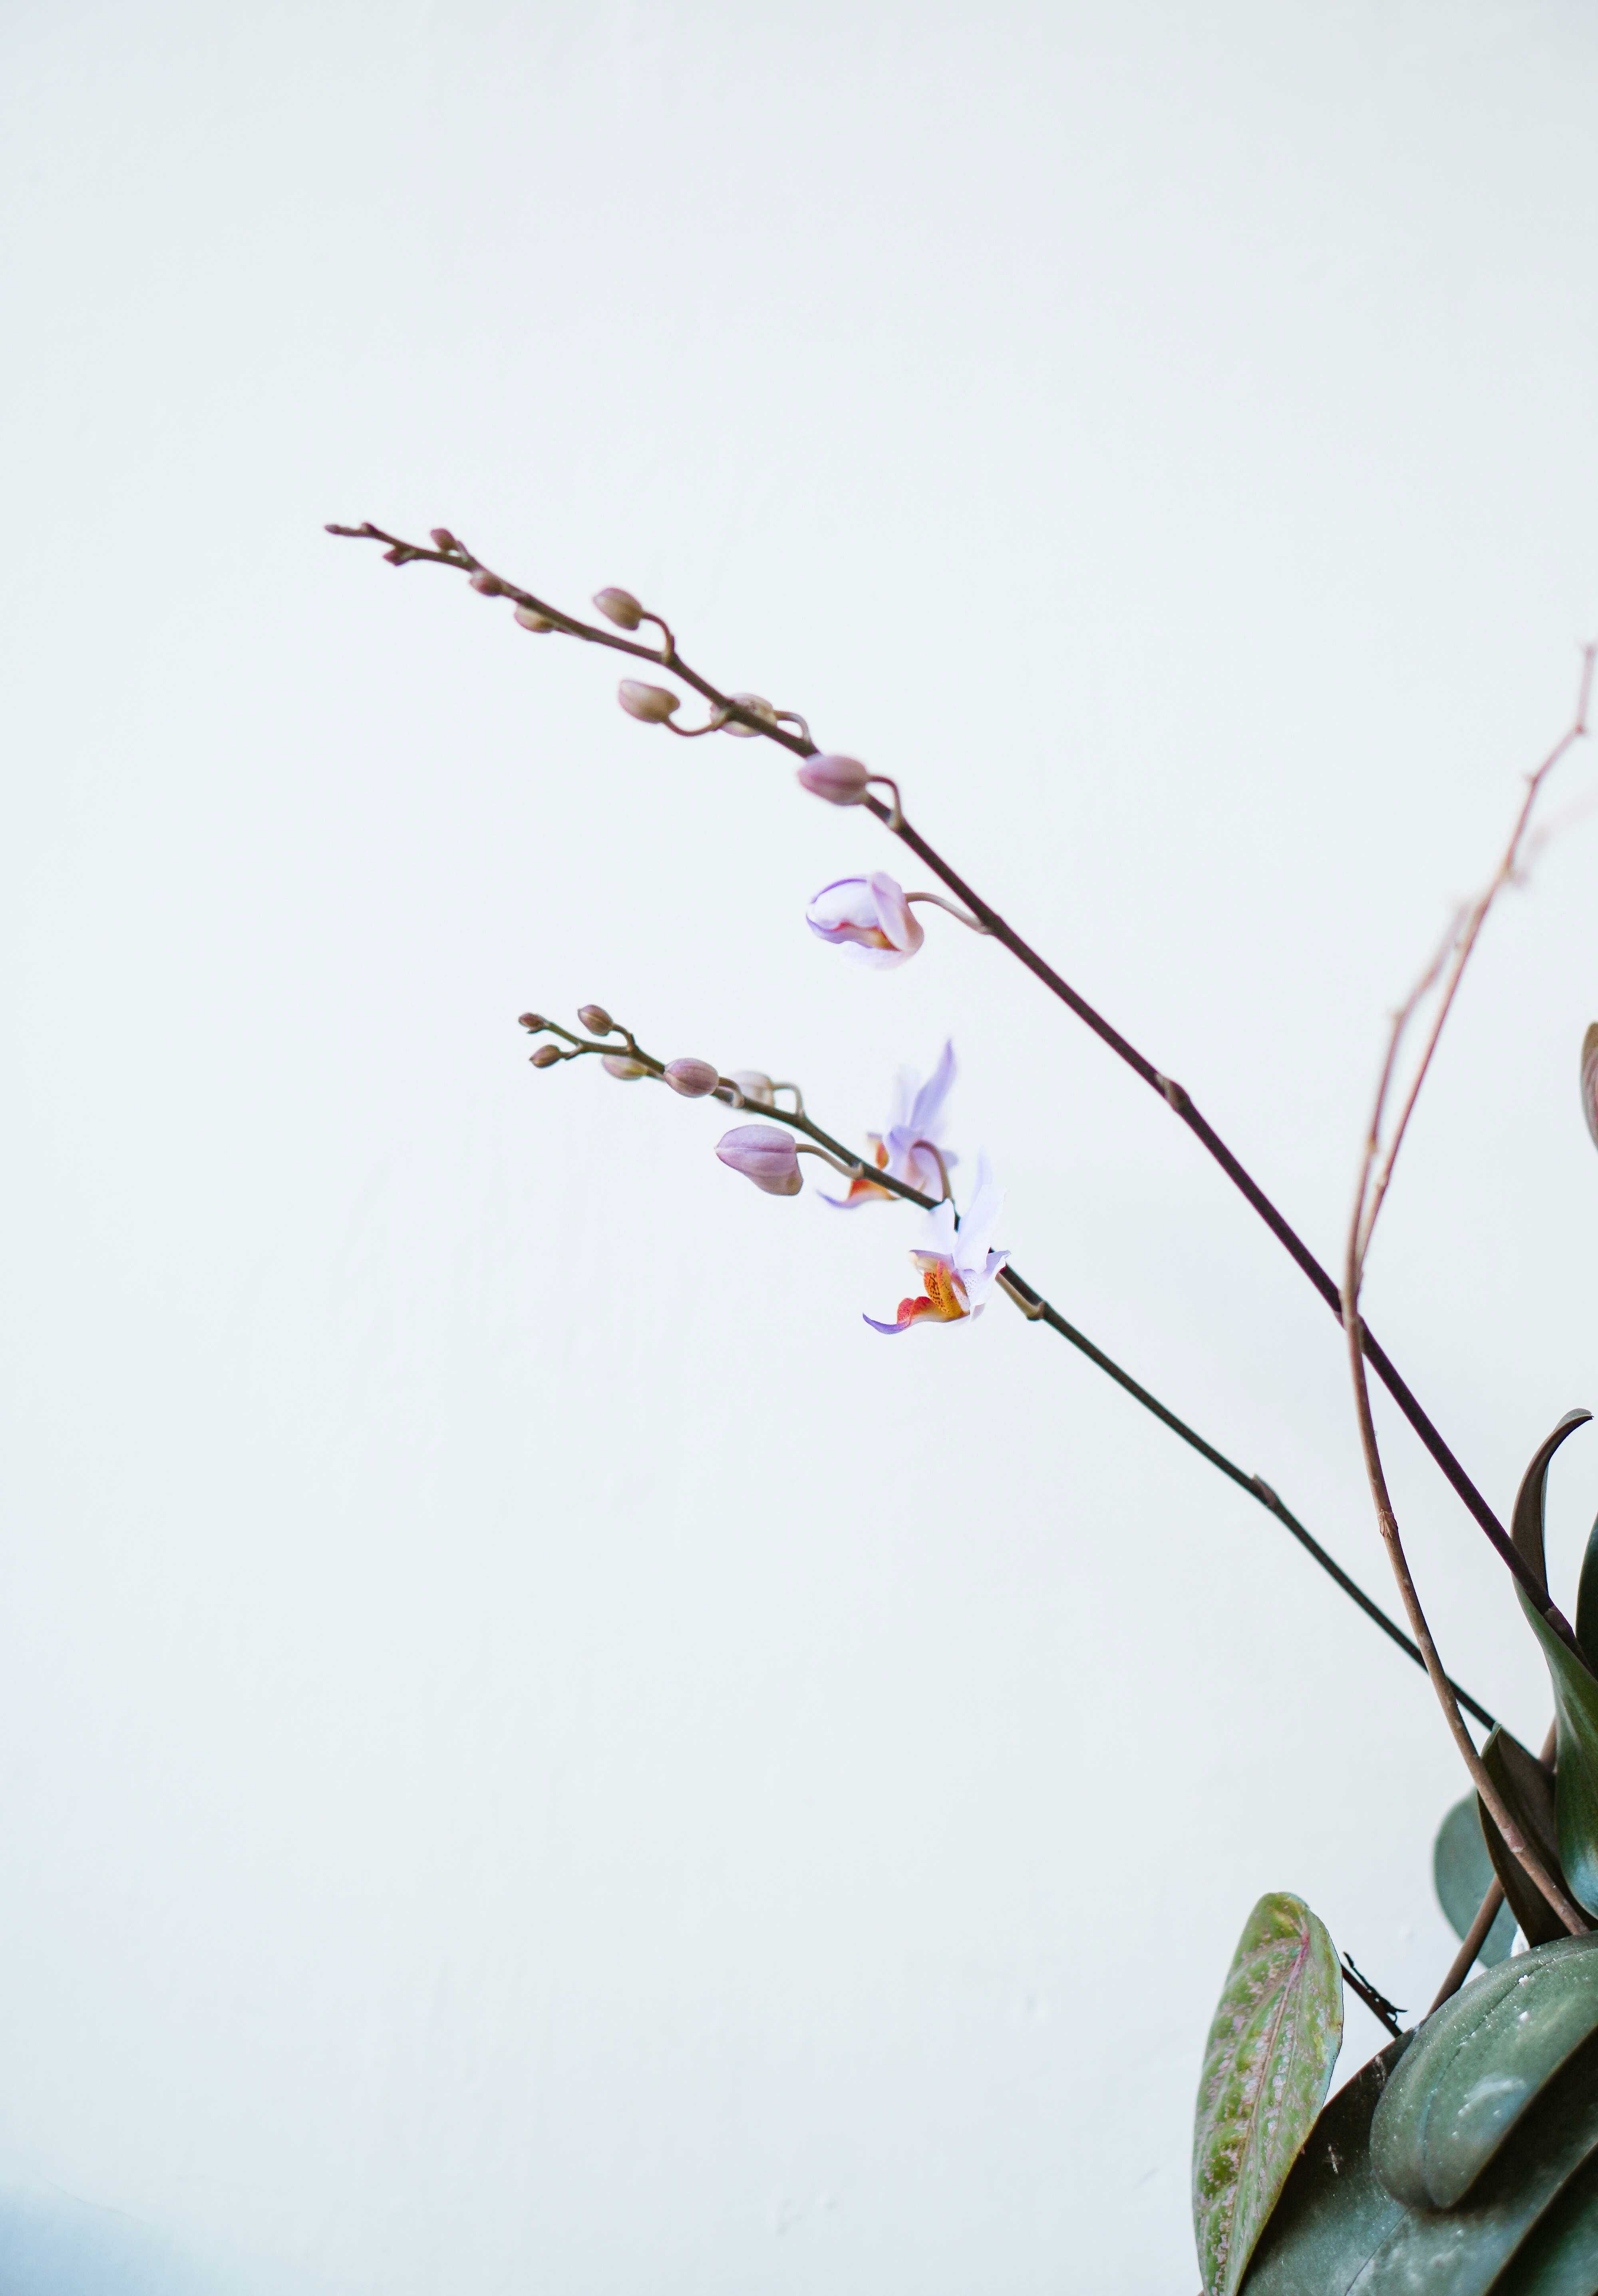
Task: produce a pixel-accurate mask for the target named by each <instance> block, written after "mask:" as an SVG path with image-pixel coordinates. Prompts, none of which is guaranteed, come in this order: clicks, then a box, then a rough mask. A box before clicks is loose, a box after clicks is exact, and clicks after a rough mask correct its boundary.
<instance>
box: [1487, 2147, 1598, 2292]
mask: <svg viewBox="0 0 1598 2296" xmlns="http://www.w3.org/2000/svg"><path fill="white" fill-rule="evenodd" d="M1512 2288H1513V2296H1594V2291H1595V2290H1598V2156H1594V2159H1593V2160H1591V2161H1588V2162H1587V2164H1586V2168H1584V2169H1581V2170H1580V2171H1579V2173H1578V2175H1576V2176H1574V2177H1571V2179H1570V2182H1569V2184H1568V2185H1566V2187H1565V2189H1564V2191H1563V2192H1562V2193H1561V2194H1560V2196H1559V2198H1558V2200H1556V2201H1555V2202H1554V2203H1553V2207H1552V2208H1551V2209H1550V2210H1548V2211H1547V2214H1546V2215H1545V2217H1544V2218H1542V2220H1541V2222H1540V2223H1539V2224H1538V2226H1537V2230H1536V2231H1535V2232H1534V2233H1533V2234H1532V2235H1531V2237H1530V2239H1529V2240H1528V2242H1527V2243H1526V2246H1525V2249H1524V2251H1522V2253H1521V2254H1520V2256H1518V2257H1517V2258H1516V2259H1515V2276H1514V2280H1513V2283H1512ZM1505 2296H1509V2292H1508V2291H1506V2292H1505Z"/></svg>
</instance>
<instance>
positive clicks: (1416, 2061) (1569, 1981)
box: [1371, 1934, 1598, 2209]
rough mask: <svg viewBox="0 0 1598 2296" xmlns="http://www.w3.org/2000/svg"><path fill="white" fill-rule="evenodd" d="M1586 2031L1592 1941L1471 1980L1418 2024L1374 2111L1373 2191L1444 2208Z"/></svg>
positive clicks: (1596, 1960)
mask: <svg viewBox="0 0 1598 2296" xmlns="http://www.w3.org/2000/svg"><path fill="white" fill-rule="evenodd" d="M1594 2032H1598V1934H1594V1936H1591V1937H1581V1938H1573V1937H1567V1938H1562V1939H1560V1941H1559V1942H1558V1943H1557V1944H1555V1945H1550V1946H1545V1947H1544V1948H1543V1949H1542V1950H1541V1951H1540V1952H1538V1953H1533V1954H1521V1955H1520V1956H1517V1958H1516V1959H1515V1960H1513V1961H1510V1962H1504V1963H1503V1964H1500V1966H1499V1967H1498V1968H1496V1969H1494V1970H1489V1971H1487V1973H1486V1974H1485V1975H1484V1976H1481V1977H1478V1978H1476V1979H1474V1980H1472V1981H1471V1984H1469V1985H1467V1986H1466V1987H1465V1988H1464V1989H1463V1991H1461V1992H1459V1993H1456V1994H1455V1997H1454V1998H1453V2000H1452V2001H1446V2002H1445V2003H1444V2004H1443V2006H1442V2007H1441V2008H1440V2009H1439V2010H1438V2011H1437V2013H1435V2015H1433V2016H1430V2017H1429V2018H1428V2019H1427V2020H1426V2021H1425V2023H1424V2025H1422V2028H1421V2030H1420V2031H1419V2032H1418V2034H1417V2035H1416V2037H1415V2039H1414V2044H1413V2046H1411V2047H1410V2048H1409V2049H1408V2050H1407V2052H1406V2053H1405V2058H1404V2062H1403V2063H1402V2064H1401V2065H1399V2066H1398V2067H1397V2070H1396V2071H1395V2072H1394V2074H1393V2077H1392V2079H1391V2080H1390V2081H1389V2083H1388V2085H1387V2087H1386V2089H1385V2091H1384V2093H1383V2095H1382V2097H1381V2103H1380V2104H1379V2105H1378V2106H1377V2108H1376V2114H1375V2118H1374V2120H1373V2122H1372V2124H1371V2161H1372V2165H1373V2168H1374V2169H1375V2171H1376V2175H1377V2177H1379V2179H1380V2180H1381V2184H1382V2185H1384V2186H1385V2187H1386V2189H1387V2190H1388V2191H1389V2193H1390V2194H1392V2195H1393V2198H1394V2199H1395V2200H1398V2201H1403V2202H1405V2203H1406V2204H1407V2205H1408V2206H1409V2207H1411V2208H1415V2209H1452V2208H1454V2207H1455V2205H1456V2204H1457V2203H1458V2202H1460V2201H1462V2200H1463V2198H1464V2196H1465V2194H1467V2193H1468V2192H1470V2190H1471V2187H1472V2185H1474V2184H1475V2183H1476V2180H1477V2178H1478V2177H1479V2176H1480V2175H1481V2174H1482V2172H1483V2170H1484V2169H1486V2168H1487V2165H1488V2163H1489V2162H1490V2161H1492V2160H1493V2159H1494V2158H1495V2157H1496V2154H1497V2153H1498V2151H1499V2149H1500V2147H1501V2146H1502V2145H1503V2144H1504V2143H1505V2141H1506V2140H1507V2138H1508V2137H1509V2136H1510V2134H1511V2132H1512V2130H1513V2129H1514V2128H1516V2127H1517V2125H1518V2124H1519V2122H1520V2119H1521V2116H1522V2115H1523V2114H1524V2113H1525V2112H1526V2111H1527V2110H1528V2107H1529V2106H1530V2105H1531V2104H1532V2103H1534V2102H1535V2100H1536V2099H1537V2096H1538V2095H1540V2093H1541V2092H1542V2090H1543V2089H1544V2088H1545V2087H1546V2086H1547V2084H1548V2083H1549V2081H1551V2080H1552V2079H1553V2078H1554V2076H1555V2075H1556V2074H1557V2073H1558V2072H1559V2071H1560V2070H1561V2067H1562V2066H1564V2065H1565V2064H1567V2063H1568V2062H1569V2060H1570V2058H1571V2057H1572V2056H1573V2055H1574V2054H1575V2053H1576V2051H1577V2050H1578V2049H1579V2048H1580V2047H1582V2046H1583V2045H1584V2043H1586V2041H1587V2040H1588V2039H1589V2038H1591V2037H1592V2035H1593V2034H1594ZM1595 2110H1598V2103H1595Z"/></svg>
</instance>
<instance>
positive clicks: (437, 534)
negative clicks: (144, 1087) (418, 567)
mask: <svg viewBox="0 0 1598 2296" xmlns="http://www.w3.org/2000/svg"><path fill="white" fill-rule="evenodd" d="M460 546H461V545H460V544H459V543H458V542H457V541H456V540H455V537H454V535H453V534H451V532H450V530H449V529H448V528H447V526H435V527H434V529H433V548H434V549H435V550H458V549H459V548H460Z"/></svg>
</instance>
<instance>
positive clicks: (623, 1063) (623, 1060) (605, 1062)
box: [600, 1053, 649, 1084]
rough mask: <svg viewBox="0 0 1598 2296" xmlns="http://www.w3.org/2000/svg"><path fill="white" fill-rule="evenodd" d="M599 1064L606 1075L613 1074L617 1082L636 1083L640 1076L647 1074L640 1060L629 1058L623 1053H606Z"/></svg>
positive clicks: (647, 1071)
mask: <svg viewBox="0 0 1598 2296" xmlns="http://www.w3.org/2000/svg"><path fill="white" fill-rule="evenodd" d="M600 1066H601V1068H602V1069H603V1070H604V1072H605V1074H606V1075H607V1076H613V1077H614V1078H616V1079H617V1081H618V1083H619V1084H636V1083H637V1081H638V1079H639V1078H640V1077H646V1076H647V1075H648V1074H649V1070H647V1069H646V1068H645V1067H644V1065H643V1062H642V1061H634V1060H629V1059H628V1058H627V1054H625V1053H606V1054H605V1055H604V1056H603V1058H602V1060H601V1062H600Z"/></svg>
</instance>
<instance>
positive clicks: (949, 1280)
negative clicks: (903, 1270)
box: [863, 1156, 1010, 1334]
mask: <svg viewBox="0 0 1598 2296" xmlns="http://www.w3.org/2000/svg"><path fill="white" fill-rule="evenodd" d="M1003 1214H1004V1189H1003V1188H1001V1187H1000V1186H999V1185H998V1184H997V1183H996V1180H995V1179H994V1177H993V1171H992V1168H991V1167H990V1166H989V1164H988V1161H987V1157H986V1156H979V1157H978V1159H977V1189H976V1193H975V1194H974V1195H973V1196H972V1198H971V1209H970V1210H969V1211H968V1212H967V1213H966V1215H965V1218H963V1220H962V1221H961V1223H960V1225H959V1226H958V1227H956V1226H955V1207H954V1205H953V1204H951V1203H948V1202H947V1201H946V1202H944V1203H941V1204H939V1205H938V1208H937V1210H935V1211H930V1212H929V1213H928V1215H927V1228H926V1238H925V1242H924V1243H923V1246H922V1250H921V1251H913V1252H912V1253H911V1255H910V1257H911V1259H913V1260H914V1262H915V1264H916V1266H917V1267H919V1268H920V1270H921V1280H922V1296H921V1298H920V1299H914V1300H900V1301H899V1312H898V1316H897V1318H896V1320H895V1321H894V1322H893V1323H891V1324H879V1323H878V1321H877V1319H876V1317H875V1316H865V1317H864V1318H863V1320H864V1321H865V1323H868V1324H870V1325H871V1327H872V1330H873V1332H887V1333H889V1334H892V1333H897V1332H907V1331H908V1330H909V1329H910V1326H911V1324H921V1323H927V1322H931V1323H936V1324H955V1323H959V1322H960V1321H962V1320H963V1318H965V1317H967V1316H979V1315H980V1314H981V1312H982V1310H983V1308H985V1307H986V1306H987V1295H988V1293H989V1292H991V1291H992V1289H993V1287H994V1284H995V1283H996V1280H997V1277H998V1274H999V1271H1000V1269H1001V1268H1002V1267H1004V1262H1005V1261H1006V1260H1007V1259H1009V1257H1010V1254H1009V1253H1008V1252H1007V1251H993V1250H992V1249H991V1246H992V1243H993V1232H994V1230H995V1228H996V1227H997V1226H998V1224H999V1221H1000V1219H1001V1218H1002V1217H1003Z"/></svg>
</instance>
